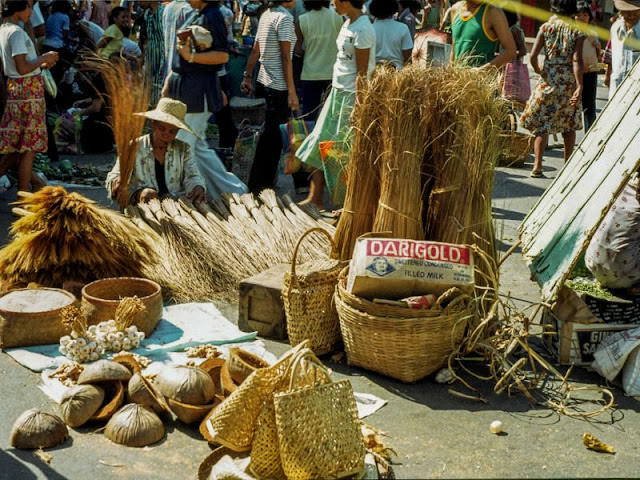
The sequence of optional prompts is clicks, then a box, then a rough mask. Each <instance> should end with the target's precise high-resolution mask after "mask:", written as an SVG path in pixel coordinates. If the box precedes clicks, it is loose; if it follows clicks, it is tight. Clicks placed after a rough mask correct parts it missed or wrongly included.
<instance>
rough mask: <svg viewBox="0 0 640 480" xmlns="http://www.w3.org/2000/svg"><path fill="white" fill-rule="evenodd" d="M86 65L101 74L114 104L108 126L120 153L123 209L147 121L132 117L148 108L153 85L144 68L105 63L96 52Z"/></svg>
mask: <svg viewBox="0 0 640 480" xmlns="http://www.w3.org/2000/svg"><path fill="white" fill-rule="evenodd" d="M83 65H84V66H85V67H86V68H88V69H90V70H96V71H98V72H100V74H101V75H102V78H103V80H104V84H105V86H106V88H107V93H108V95H109V100H110V102H111V116H110V118H109V123H110V124H111V128H112V130H113V136H114V138H115V141H116V149H117V150H118V162H119V163H120V188H119V189H118V203H119V204H120V207H122V208H124V207H125V206H126V205H127V204H128V203H129V178H130V177H131V172H132V171H133V167H134V165H135V160H136V151H137V147H138V145H137V143H136V142H135V140H136V139H137V138H138V137H139V136H140V135H141V134H142V129H143V128H144V122H145V118H144V117H141V116H137V115H133V114H134V113H136V112H144V111H146V110H147V108H148V107H149V92H150V86H149V81H148V79H147V80H145V78H144V77H145V75H144V70H143V69H142V68H133V67H131V64H130V63H129V62H128V61H125V60H116V61H111V60H105V59H103V58H102V57H100V56H98V55H96V54H95V53H87V55H86V57H85V60H84V61H83Z"/></svg>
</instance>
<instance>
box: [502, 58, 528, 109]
mask: <svg viewBox="0 0 640 480" xmlns="http://www.w3.org/2000/svg"><path fill="white" fill-rule="evenodd" d="M530 95H531V83H530V81H529V69H528V68H527V66H526V65H525V64H524V63H522V61H521V60H519V59H516V60H514V61H512V62H510V63H507V65H506V67H505V70H504V83H503V85H502V97H503V98H506V99H507V100H512V101H514V102H518V103H523V104H524V103H527V100H529V96H530Z"/></svg>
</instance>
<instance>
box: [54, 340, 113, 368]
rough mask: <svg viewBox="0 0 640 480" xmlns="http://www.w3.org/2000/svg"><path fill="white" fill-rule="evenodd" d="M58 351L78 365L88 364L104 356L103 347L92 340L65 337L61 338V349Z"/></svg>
mask: <svg viewBox="0 0 640 480" xmlns="http://www.w3.org/2000/svg"><path fill="white" fill-rule="evenodd" d="M58 351H59V352H60V354H61V355H64V356H65V357H67V358H68V359H69V360H72V361H74V362H77V363H87V362H89V361H91V360H97V359H98V358H100V355H102V346H100V345H99V344H98V343H97V342H95V341H94V340H92V339H90V338H83V337H75V338H71V337H69V336H67V335H65V336H64V337H60V347H59V348H58Z"/></svg>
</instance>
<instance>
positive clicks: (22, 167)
mask: <svg viewBox="0 0 640 480" xmlns="http://www.w3.org/2000/svg"><path fill="white" fill-rule="evenodd" d="M35 156H36V154H35V152H24V153H22V154H20V160H19V161H18V191H23V192H30V191H31V173H32V172H33V159H34V158H35Z"/></svg>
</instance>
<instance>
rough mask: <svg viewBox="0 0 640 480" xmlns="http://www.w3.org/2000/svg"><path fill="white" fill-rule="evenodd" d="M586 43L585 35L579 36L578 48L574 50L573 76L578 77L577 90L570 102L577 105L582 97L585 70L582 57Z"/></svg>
mask: <svg viewBox="0 0 640 480" xmlns="http://www.w3.org/2000/svg"><path fill="white" fill-rule="evenodd" d="M583 44H584V37H578V40H577V41H576V49H575V51H574V52H573V76H574V77H575V79H576V90H575V91H574V92H573V95H572V96H571V100H570V101H569V103H570V104H571V105H577V104H578V103H579V102H580V100H581V99H582V85H583V84H582V75H583V72H584V59H583V58H582V47H583Z"/></svg>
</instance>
